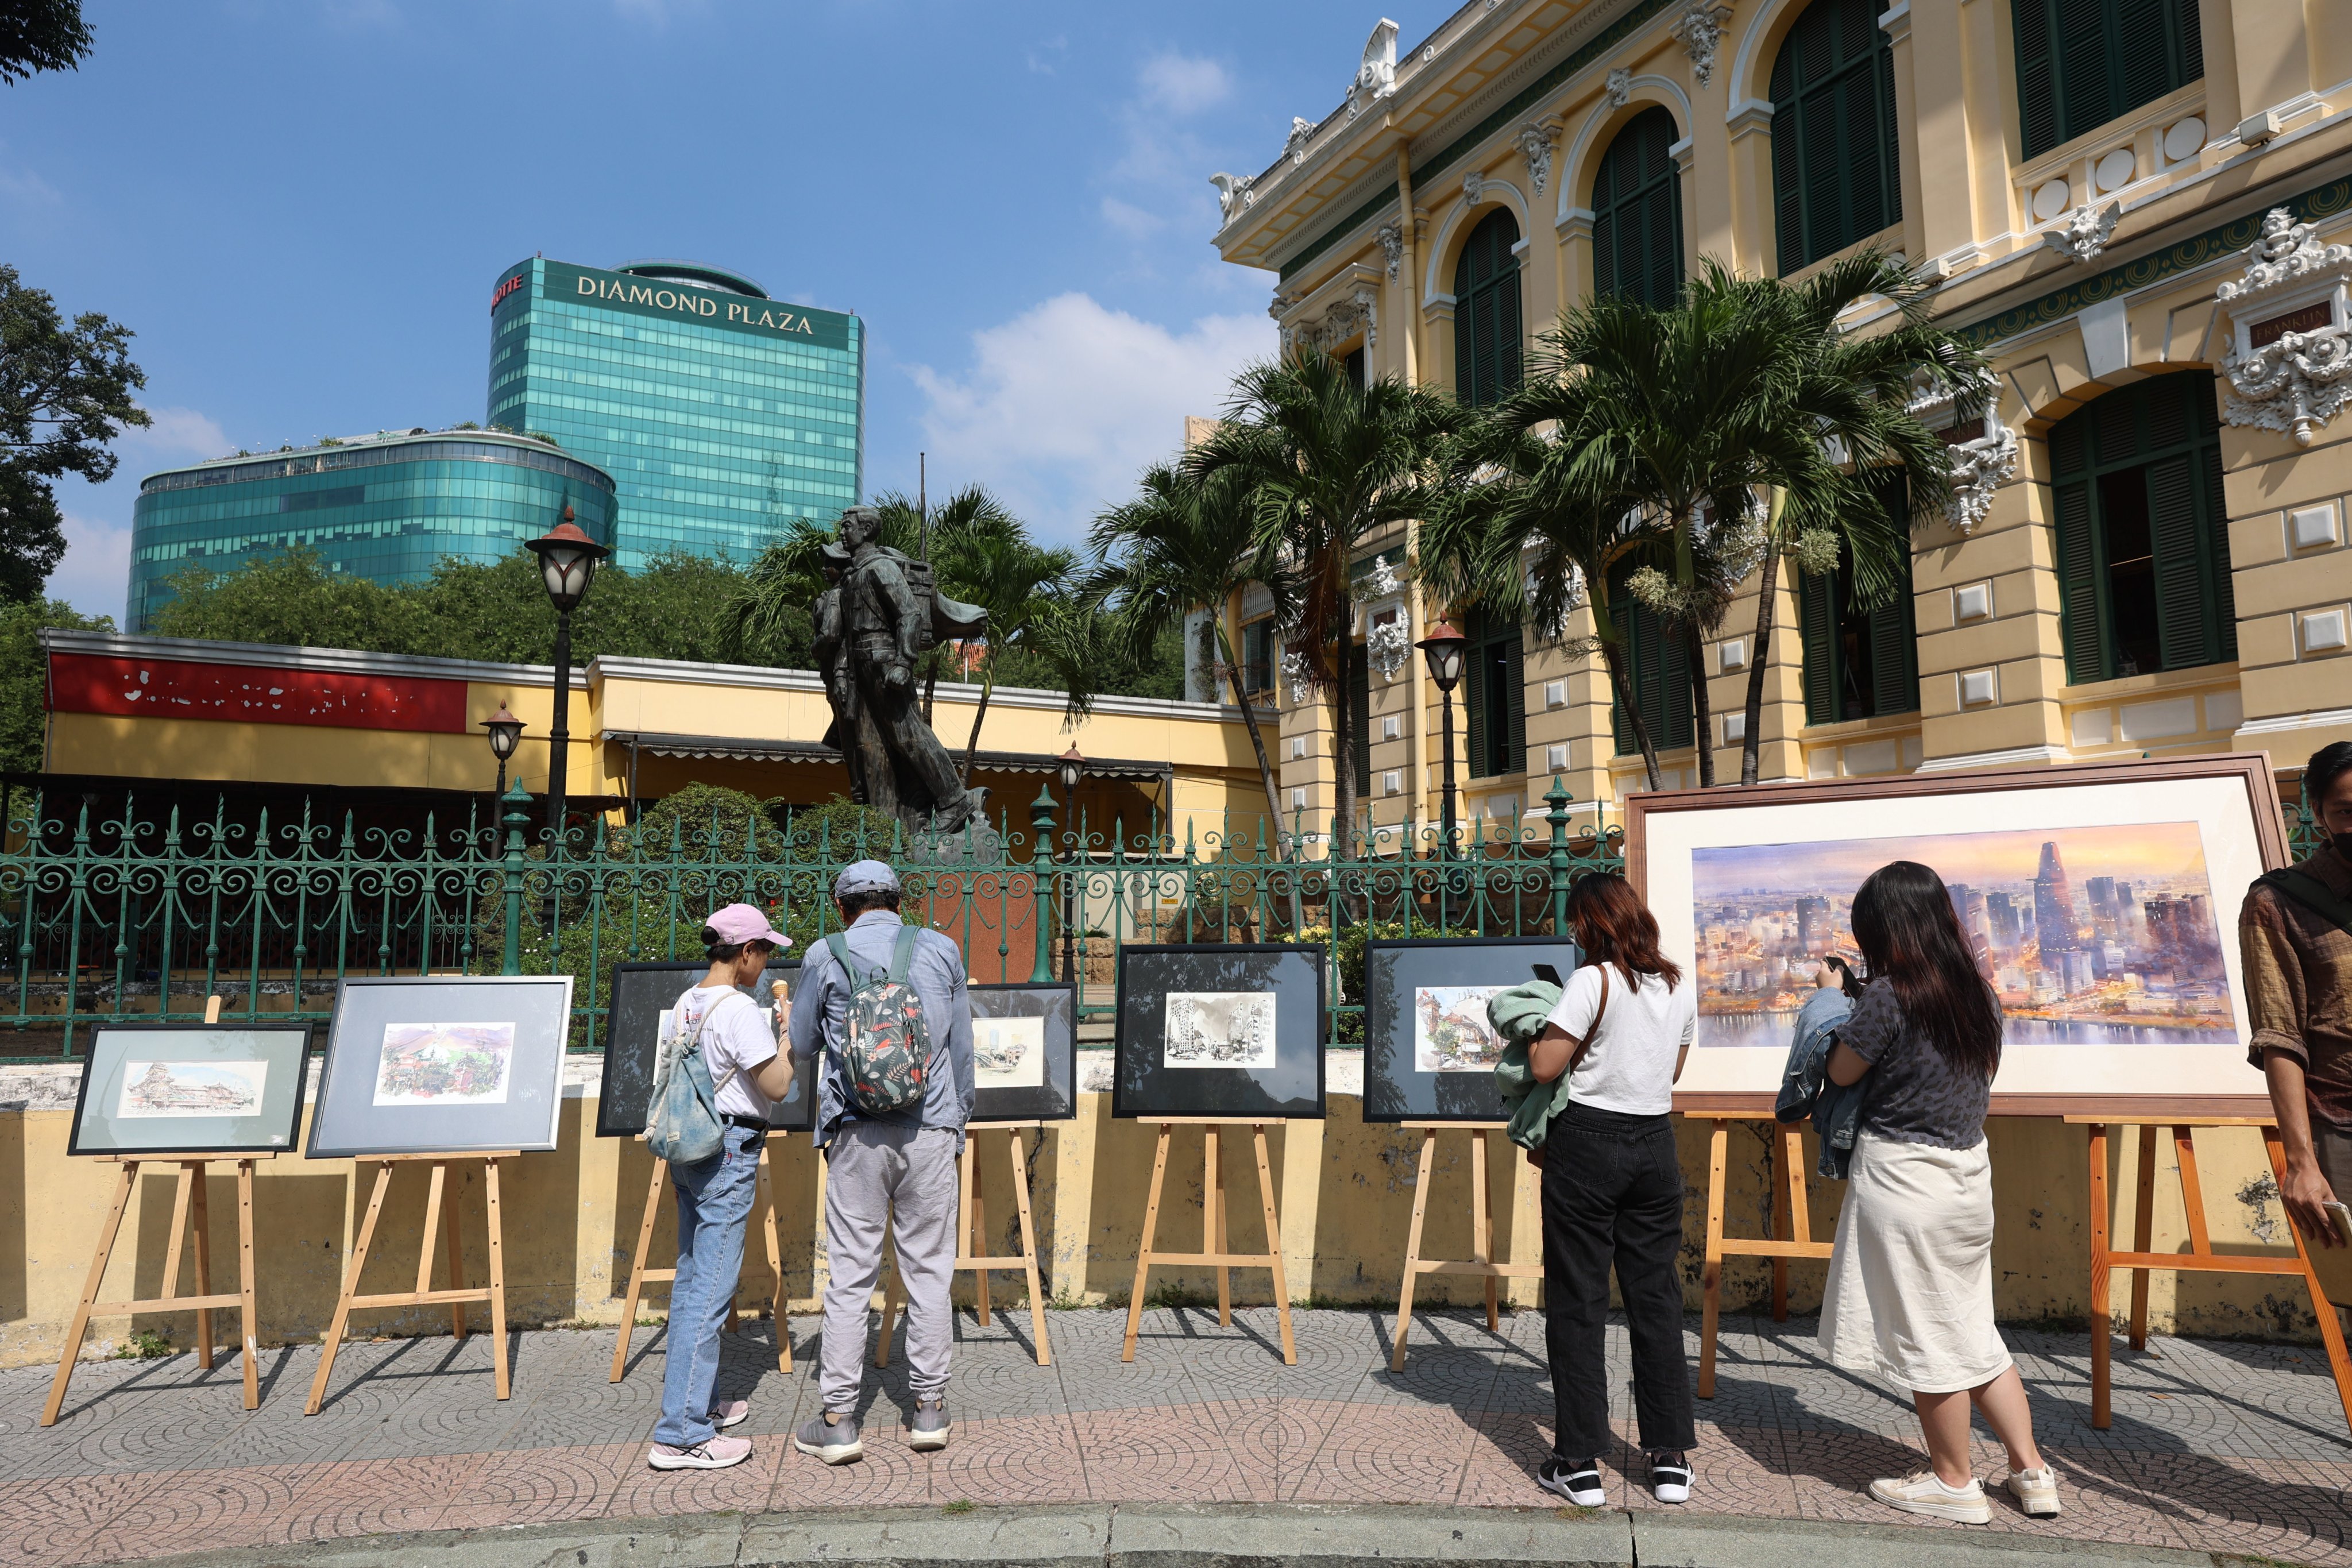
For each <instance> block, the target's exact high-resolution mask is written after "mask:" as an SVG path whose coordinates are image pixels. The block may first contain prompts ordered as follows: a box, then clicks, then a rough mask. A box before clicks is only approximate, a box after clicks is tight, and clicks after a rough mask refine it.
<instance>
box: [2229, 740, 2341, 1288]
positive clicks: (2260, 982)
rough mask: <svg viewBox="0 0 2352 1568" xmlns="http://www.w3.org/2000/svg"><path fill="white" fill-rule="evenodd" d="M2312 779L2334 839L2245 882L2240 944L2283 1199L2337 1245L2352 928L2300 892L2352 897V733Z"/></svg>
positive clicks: (2309, 786) (2313, 1232)
mask: <svg viewBox="0 0 2352 1568" xmlns="http://www.w3.org/2000/svg"><path fill="white" fill-rule="evenodd" d="M2303 780H2304V791H2305V798H2306V799H2308V800H2309V801H2310V802H2311V805H2312V809H2313V810H2314V811H2315V812H2316V813H2317V815H2318V818H2319V826H2321V828H2322V829H2323V830H2325V831H2326V834H2327V836H2328V837H2327V843H2326V846H2325V847H2322V848H2321V849H2320V851H2319V852H2318V853H2317V854H2315V855H2314V856H2312V857H2311V858H2309V859H2307V860H2305V861H2302V862H2300V863H2299V864H2297V865H2296V866H2295V867H2294V869H2293V870H2292V871H2290V872H2287V873H2284V876H2283V877H2282V876H2281V875H2280V874H2276V873H2274V874H2273V876H2272V877H2270V878H2265V879H2263V880H2262V881H2259V882H2256V883H2255V884H2254V885H2253V886H2252V888H2250V889H2247V892H2246V902H2245V907H2244V908H2243V909H2242V910H2240V911H2239V914H2238V942H2239V946H2240V949H2241V952H2242V955H2243V958H2244V967H2245V975H2246V1002H2247V1005H2248V1007H2249V1008H2250V1009H2251V1011H2252V1021H2253V1026H2254V1037H2253V1040H2252V1044H2251V1046H2250V1047H2249V1048H2248V1050H2247V1056H2248V1058H2249V1059H2250V1060H2251V1061H2252V1063H2253V1065H2254V1066H2256V1067H2258V1068H2262V1069H2263V1076H2264V1077H2265V1078H2267V1079H2269V1080H2270V1089H2271V1105H2272V1107H2273V1110H2274V1111H2275V1112H2276V1114H2277V1116H2278V1126H2279V1138H2280V1141H2281V1142H2283V1143H2284V1145H2285V1148H2286V1182H2285V1184H2284V1187H2283V1188H2282V1189H2281V1191H2280V1194H2279V1196H2280V1198H2281V1200H2282V1201H2283V1202H2284V1204H2285V1205H2286V1211H2287V1214H2288V1215H2290V1216H2291V1217H2292V1218H2293V1219H2294V1224H2295V1228H2296V1229H2298V1230H2300V1231H2302V1232H2303V1235H2304V1237H2305V1240H2306V1241H2310V1242H2316V1243H2317V1244H2318V1245H2320V1246H2322V1247H2334V1246H2336V1245H2337V1241H2336V1226H2334V1224H2332V1223H2331V1222H2330V1221H2329V1219H2328V1216H2327V1214H2326V1210H2324V1209H2323V1208H2322V1207H2321V1205H2323V1204H2326V1203H2327V1202H2328V1201H2329V1200H2331V1199H2333V1198H2337V1197H2340V1196H2344V1195H2346V1194H2352V930H2347V929H2346V927H2345V926H2344V925H2343V924H2342V923H2340V922H2339V921H2337V920H2336V918H2333V916H2332V915H2331V914H2329V913H2326V912H2323V910H2322V909H2319V908H2315V907H2313V905H2312V904H2311V903H2309V902H2306V901H2305V898H2304V897H2298V896H2297V889H2302V890H2303V891H2304V892H2305V895H2306V896H2308V897H2312V898H2316V899H2317V900H2319V901H2320V903H2321V904H2322V905H2326V904H2327V903H2328V902H2329V901H2330V900H2331V899H2332V900H2333V901H2334V902H2335V903H2336V905H2337V906H2338V907H2339V908H2340V907H2341V906H2343V905H2344V904H2346V903H2347V902H2352V741H2337V742H2334V743H2333V744H2330V745H2326V746H2323V747H2321V748H2320V749H2319V750H2318V751H2316V752H2313V753H2312V757H2311V761H2310V763H2308V764H2306V766H2305V770H2304V775H2303ZM2281 881H2284V883H2285V884H2286V885H2285V886H2284V888H2282V887H2281V886H2280V885H2279V883H2280V882H2281Z"/></svg>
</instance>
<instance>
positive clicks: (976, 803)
mask: <svg viewBox="0 0 2352 1568" xmlns="http://www.w3.org/2000/svg"><path fill="white" fill-rule="evenodd" d="M987 820H988V786H987V785H985V784H982V785H981V786H980V787H979V788H977V789H968V790H966V791H964V792H963V794H962V795H960V796H958V797H957V798H956V799H954V800H952V801H950V802H949V803H948V804H947V805H943V806H941V807H940V809H939V810H937V811H935V812H933V813H932V814H931V831H932V832H934V833H959V832H961V831H962V830H963V829H964V828H966V827H968V826H971V824H972V823H974V822H986V821H987Z"/></svg>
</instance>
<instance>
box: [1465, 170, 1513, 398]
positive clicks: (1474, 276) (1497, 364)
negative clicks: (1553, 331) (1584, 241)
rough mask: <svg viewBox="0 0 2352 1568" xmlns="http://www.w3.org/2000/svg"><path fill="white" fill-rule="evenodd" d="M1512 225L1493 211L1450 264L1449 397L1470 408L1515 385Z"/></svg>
mask: <svg viewBox="0 0 2352 1568" xmlns="http://www.w3.org/2000/svg"><path fill="white" fill-rule="evenodd" d="M1518 243H1519V225H1518V220H1517V219H1516V218H1514V217H1513V216H1511V210H1510V208H1508V207H1496V209H1495V210H1494V211H1493V212H1490V213H1488V214H1487V215H1486V216H1485V217H1482V218H1480V219H1479V220H1478V225H1477V226H1476V227H1475V228H1473V229H1472V230H1471V231H1470V237H1469V238H1468V239H1466V240H1465V241H1463V244H1462V259H1460V260H1459V261H1456V262H1455V263H1454V396H1456V397H1458V398H1460V399H1461V400H1462V401H1463V402H1464V403H1466V404H1468V405H1471V406H1473V407H1476V406H1477V405H1481V404H1486V403H1492V402H1494V401H1495V400H1496V398H1498V397H1501V396H1502V395H1504V394H1505V393H1507V392H1509V391H1511V390H1513V389H1514V388H1515V387H1517V385H1518V384H1519V321H1520V317H1519V258H1518V256H1517V254H1516V253H1515V252H1514V250H1513V249H1512V247H1514V246H1516V245H1517V244H1518Z"/></svg>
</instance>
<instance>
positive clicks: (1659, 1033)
mask: <svg viewBox="0 0 2352 1568" xmlns="http://www.w3.org/2000/svg"><path fill="white" fill-rule="evenodd" d="M1636 978H1638V979H1639V980H1640V982H1641V984H1638V985H1636V984H1634V981H1635V979H1636ZM1596 1009H1597V1010H1599V1012H1600V1014H1601V1032H1600V1034H1599V1035H1598V1036H1597V1037H1594V1038H1593V1039H1592V1041H1591V1043H1590V1045H1589V1046H1588V1047H1587V1048H1586V1050H1585V1053H1584V1059H1583V1060H1581V1061H1580V1062H1578V1063H1577V1064H1576V1070H1575V1071H1574V1072H1572V1073H1570V1074H1569V1078H1568V1098H1569V1099H1570V1100H1573V1101H1575V1102H1576V1103H1577V1104H1579V1105H1590V1106H1592V1107H1593V1108H1595V1109H1596V1110H1616V1111H1622V1112H1623V1113H1624V1114H1626V1115H1628V1116H1662V1115H1664V1113H1665V1112H1667V1111H1669V1110H1673V1109H1674V1103H1675V1057H1676V1056H1678V1055H1679V1054H1680V1053H1681V1051H1682V1048H1683V1047H1685V1046H1687V1045H1689V1044H1690V1043H1691V1036H1692V1034H1693V1032H1694V1031H1695V1029H1696V1026H1697V1024H1698V988H1697V987H1696V985H1694V984H1691V979H1690V976H1689V975H1688V974H1685V975H1684V976H1683V979H1682V983H1681V984H1678V985H1676V986H1675V988H1674V989H1673V990H1671V991H1669V990H1667V989H1666V983H1665V981H1664V978H1663V977H1661V976H1659V975H1655V974H1643V975H1640V976H1638V977H1637V976H1633V975H1629V974H1627V973H1625V972H1624V971H1623V970H1622V969H1620V968H1618V967H1617V966H1616V965H1615V964H1613V963H1612V964H1611V965H1610V966H1609V1005H1608V1006H1606V1007H1602V1006H1601V966H1600V965H1599V964H1593V963H1588V964H1585V965H1583V966H1582V967H1581V968H1580V969H1578V970H1577V972H1576V973H1573V974H1571V975H1570V976H1569V977H1568V987H1567V989H1566V990H1565V991H1563V992H1562V993H1561V994H1560V998H1559V1006H1557V1007H1554V1008H1553V1009H1552V1010H1551V1016H1550V1018H1549V1020H1548V1021H1549V1022H1550V1023H1554V1024H1557V1025H1559V1026H1560V1027H1561V1028H1563V1029H1565V1030H1567V1031H1568V1032H1569V1033H1570V1035H1572V1036H1574V1037H1576V1038H1578V1039H1583V1038H1584V1037H1585V1035H1586V1034H1587V1033H1588V1032H1589V1031H1590V1030H1591V1028H1592V1015H1593V1013H1594V1011H1595V1010H1596Z"/></svg>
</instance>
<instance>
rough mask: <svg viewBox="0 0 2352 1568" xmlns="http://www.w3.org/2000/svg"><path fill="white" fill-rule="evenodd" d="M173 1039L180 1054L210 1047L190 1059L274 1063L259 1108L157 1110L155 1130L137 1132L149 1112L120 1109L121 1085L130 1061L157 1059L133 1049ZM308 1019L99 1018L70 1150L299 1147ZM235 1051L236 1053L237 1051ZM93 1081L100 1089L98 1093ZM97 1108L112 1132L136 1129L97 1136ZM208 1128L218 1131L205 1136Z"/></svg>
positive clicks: (165, 1154) (77, 1096)
mask: <svg viewBox="0 0 2352 1568" xmlns="http://www.w3.org/2000/svg"><path fill="white" fill-rule="evenodd" d="M173 1039H180V1040H184V1041H186V1042H187V1045H186V1046H184V1047H176V1048H173V1047H165V1046H164V1045H163V1042H165V1041H170V1040H173ZM142 1041H152V1042H155V1044H154V1045H152V1046H151V1047H149V1048H151V1049H163V1048H173V1049H174V1055H178V1054H180V1053H181V1052H182V1051H184V1050H187V1049H188V1048H190V1047H199V1046H201V1047H207V1049H206V1051H205V1054H202V1055H199V1056H195V1057H193V1058H188V1059H190V1060H192V1061H205V1060H210V1061H219V1062H226V1061H232V1060H235V1061H239V1062H243V1061H252V1060H258V1061H262V1062H264V1063H266V1064H268V1069H269V1070H268V1072H267V1073H266V1074H265V1075H264V1079H263V1085H262V1090H261V1093H260V1095H259V1096H258V1097H257V1098H258V1100H259V1104H258V1106H257V1109H256V1110H255V1111H254V1112H253V1114H251V1115H249V1116H235V1115H223V1116H201V1115H187V1114H176V1115H168V1116H158V1117H155V1118H153V1119H152V1132H153V1134H154V1136H153V1137H152V1139H149V1140H145V1141H142V1140H141V1139H140V1138H139V1137H137V1136H136V1134H137V1133H138V1132H140V1131H147V1129H142V1128H140V1127H138V1126H137V1125H136V1124H137V1123H139V1122H142V1121H149V1120H150V1119H149V1118H147V1117H143V1116H133V1117H124V1116H121V1114H119V1107H120V1104H121V1095H122V1090H123V1088H124V1085H125V1079H126V1078H127V1077H128V1068H129V1067H130V1064H131V1062H133V1061H134V1060H137V1061H152V1060H154V1059H156V1058H142V1057H134V1056H132V1055H131V1053H132V1052H133V1051H135V1050H137V1049H139V1048H140V1042H142ZM310 1045H311V1028H310V1025H309V1024H307V1023H298V1022H294V1021H292V1020H289V1021H288V1022H286V1023H283V1024H99V1025H96V1026H93V1027H92V1028H91V1030H90V1034H89V1045H88V1046H87V1047H85V1048H84V1050H83V1054H82V1064H81V1082H80V1084H79V1086H77V1088H76V1089H75V1090H74V1110H73V1124H72V1127H71V1128H70V1130H69V1131H68V1134H67V1137H66V1152H67V1154H68V1155H88V1156H96V1155H100V1154H107V1155H114V1156H117V1157H121V1158H132V1157H136V1158H140V1159H159V1160H161V1159H168V1158H170V1157H171V1156H173V1155H175V1154H179V1155H188V1156H196V1155H214V1154H290V1153H292V1152H294V1151H295V1150H296V1149H297V1148H298V1147H299V1142H300V1138H301V1131H302V1105H303V1101H304V1100H305V1099H306V1097H307V1094H306V1091H307V1089H308V1088H309V1084H310ZM231 1051H235V1052H236V1053H237V1054H236V1056H231V1055H230V1054H229V1053H230V1052H231ZM93 1087H95V1088H96V1089H97V1094H96V1096H95V1098H93V1096H92V1093H91V1090H92V1089H93ZM281 1090H283V1091H282V1092H281ZM110 1102H112V1103H114V1104H115V1105H116V1106H117V1107H118V1110H112V1111H110V1110H106V1109H105V1107H106V1106H107V1104H109V1103H110ZM93 1113H95V1115H96V1116H98V1117H99V1118H101V1119H102V1120H103V1121H104V1124H105V1126H106V1127H107V1128H108V1129H109V1130H110V1131H111V1130H113V1129H117V1128H121V1129H123V1130H124V1131H128V1132H130V1133H131V1134H132V1136H129V1137H124V1136H120V1135H117V1136H113V1137H111V1138H108V1137H101V1136H93V1135H92V1134H93V1132H94V1131H96V1126H95V1124H94V1123H93V1121H92V1116H93ZM206 1130H210V1131H213V1132H215V1134H216V1135H215V1136H213V1137H209V1138H207V1137H203V1136H200V1135H199V1134H200V1133H201V1132H202V1131H206Z"/></svg>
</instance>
